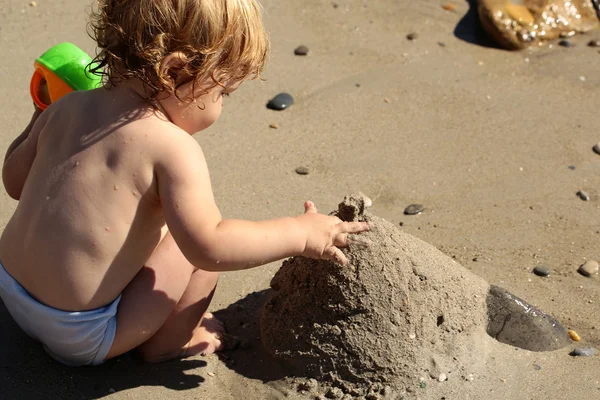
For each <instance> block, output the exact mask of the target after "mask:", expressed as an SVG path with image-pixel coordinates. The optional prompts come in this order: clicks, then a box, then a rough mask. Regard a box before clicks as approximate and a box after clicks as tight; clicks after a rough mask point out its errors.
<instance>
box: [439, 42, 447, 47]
mask: <svg viewBox="0 0 600 400" xmlns="http://www.w3.org/2000/svg"><path fill="white" fill-rule="evenodd" d="M438 46H440V47H446V43H444V42H438Z"/></svg>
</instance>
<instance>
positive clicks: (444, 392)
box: [0, 0, 600, 400]
mask: <svg viewBox="0 0 600 400" xmlns="http://www.w3.org/2000/svg"><path fill="white" fill-rule="evenodd" d="M335 3H336V4H337V7H333V5H332V3H331V2H325V1H316V0H307V1H305V2H291V1H285V2H283V1H279V2H276V1H272V0H265V1H264V5H265V9H266V11H267V17H266V23H267V26H268V28H269V31H270V32H271V36H272V39H273V50H274V51H273V54H272V57H271V61H270V64H269V67H268V70H267V71H266V74H265V77H266V79H267V80H266V82H264V83H258V82H252V83H249V84H245V85H243V86H242V87H241V88H240V90H239V91H238V92H236V93H235V94H234V96H232V98H231V99H229V101H227V102H226V105H225V110H224V113H223V116H222V118H221V120H220V121H219V122H218V123H217V124H216V125H215V126H213V127H211V128H210V129H209V130H207V131H206V132H203V133H202V134H200V135H198V141H199V142H200V144H201V145H202V146H203V149H204V151H205V153H206V155H207V159H208V163H209V166H210V168H211V173H212V179H213V186H214V190H215V196H216V199H217V201H218V203H219V205H220V207H221V211H222V213H223V215H224V216H225V217H229V218H247V219H262V218H270V217H275V216H281V215H295V214H297V213H300V212H301V210H302V203H303V201H304V200H306V199H310V200H313V201H314V202H315V203H316V204H317V206H318V207H319V208H320V209H321V210H323V211H325V212H328V211H330V210H333V209H335V208H336V207H337V204H338V203H339V201H340V199H341V198H343V197H344V196H345V195H347V194H348V193H351V192H355V191H358V190H361V191H363V192H364V193H366V194H367V195H368V196H369V197H371V198H372V199H373V207H372V209H371V211H372V213H373V214H375V215H377V216H380V217H382V218H384V219H386V220H387V221H389V222H390V223H392V224H393V225H394V226H397V227H399V228H401V230H402V231H404V232H406V233H407V234H410V235H413V236H414V237H416V238H419V239H420V240H422V241H424V242H426V243H429V244H431V245H432V246H434V247H436V248H437V249H439V250H440V251H441V252H442V253H444V254H446V255H447V256H448V257H450V258H453V259H454V260H455V261H456V262H457V263H458V264H460V265H462V266H463V267H464V268H466V269H467V270H469V271H470V272H471V273H473V274H474V275H476V276H478V277H479V278H480V279H481V280H483V281H485V282H487V283H488V284H491V285H496V286H499V287H502V288H504V289H506V290H508V291H509V292H510V293H513V294H515V295H516V296H518V297H520V298H523V299H526V300H527V301H528V302H529V303H531V304H533V305H535V306H537V307H539V308H540V309H542V310H544V311H546V312H548V313H549V314H550V315H552V316H554V317H555V318H556V319H557V320H559V321H560V322H562V323H563V324H564V326H565V327H566V328H568V329H573V330H575V331H577V333H578V334H579V335H580V336H581V337H582V342H581V343H582V345H584V346H596V347H598V346H600V334H599V332H600V309H599V306H598V304H600V282H599V280H598V279H595V278H586V277H583V276H581V275H580V274H578V273H577V268H578V267H579V266H580V265H581V264H582V263H583V262H585V261H586V260H590V259H595V260H598V259H600V254H599V252H598V239H599V238H600V233H599V232H600V218H599V214H598V213H599V210H598V208H599V206H598V205H599V203H598V201H599V199H598V194H599V192H598V189H597V188H598V187H599V185H600V175H599V174H598V170H599V168H600V156H598V155H597V154H595V153H593V152H592V150H591V148H592V146H593V145H594V144H595V143H597V142H599V141H600V135H599V134H598V132H600V122H599V121H598V118H597V104H600V101H599V100H600V99H599V98H598V96H599V95H598V91H597V87H598V84H599V83H600V77H599V76H598V74H597V67H596V66H597V60H598V52H597V50H596V49H594V48H589V47H587V46H586V44H587V42H588V41H589V40H591V39H600V34H598V33H588V34H587V35H581V36H575V37H573V38H571V39H570V40H571V41H572V42H573V43H574V44H575V46H574V47H572V48H559V47H557V46H556V45H554V46H553V47H552V48H549V47H547V46H546V47H542V48H536V49H530V50H526V51H522V52H507V51H502V50H498V49H497V48H493V47H489V46H487V44H489V41H485V40H480V39H478V37H477V35H478V33H480V32H481V29H480V28H476V25H475V24H474V21H475V18H476V12H475V8H474V6H470V5H469V4H468V3H467V2H465V1H460V2H458V1H457V2H456V5H457V8H456V10H455V11H454V12H448V11H446V10H444V9H442V8H441V5H442V4H443V3H445V2H441V1H437V0H435V1H434V0H421V1H419V2H408V1H402V2H400V1H392V0H381V1H378V2H363V1H357V0H338V1H336V2H335ZM28 4H29V2H28V1H15V0H11V1H9V2H8V4H5V5H3V6H2V7H1V8H0V41H1V42H0V43H1V44H0V46H1V49H2V54H3V55H4V57H3V60H4V63H2V65H0V79H1V84H2V88H3V90H2V91H1V92H0V102H1V104H2V105H3V109H4V112H2V113H0V122H1V124H2V126H3V130H2V133H0V142H1V143H0V144H1V145H2V146H3V148H6V147H7V146H8V144H9V143H10V141H11V140H12V139H13V138H14V137H15V136H17V135H18V134H19V133H20V131H21V129H22V128H23V127H24V126H25V125H26V123H27V122H28V120H29V117H30V115H31V111H32V106H31V100H30V99H29V94H28V90H27V88H28V84H29V79H30V76H31V72H32V62H33V59H34V58H35V57H37V56H38V55H39V54H41V53H42V52H43V51H44V50H46V49H47V48H48V47H50V46H52V45H53V44H56V43H58V42H60V41H64V40H68V41H71V42H74V43H76V44H78V45H79V46H81V47H82V48H84V49H85V50H87V51H88V52H90V53H92V52H93V43H92V42H91V41H90V40H89V38H87V36H86V35H85V6H84V5H82V3H81V2H78V1H75V0H51V1H50V0H39V1H38V2H37V7H30V6H29V5H28ZM22 10H23V11H22ZM411 32H417V33H418V37H417V39H416V40H412V41H408V40H406V35H407V34H408V33H411ZM440 42H441V43H443V44H444V46H441V45H440V44H439V43H440ZM301 44H303V45H306V46H307V47H309V49H310V54H309V55H308V56H306V57H298V56H295V55H294V54H293V51H294V49H295V48H296V47H297V46H298V45H301ZM283 91H285V92H288V93H291V94H292V95H293V96H294V97H295V100H296V101H295V104H294V105H293V106H292V107H290V109H289V110H285V111H283V112H275V111H271V110H268V109H266V107H265V104H266V102H267V101H268V100H269V99H270V98H272V97H273V96H274V95H276V94H277V93H280V92H283ZM270 124H277V126H278V129H273V128H270V127H269V125H270ZM299 166H306V167H308V168H309V169H310V173H309V174H308V175H304V176H301V175H297V174H296V173H295V172H294V170H295V168H297V167H299ZM570 166H572V167H575V168H574V169H572V168H569V167H570ZM579 190H584V191H586V192H588V193H589V194H590V196H591V200H590V201H587V202H585V201H582V200H580V199H579V198H578V197H577V196H576V193H577V191H579ZM412 203H421V204H423V205H424V206H425V211H424V212H423V213H422V214H420V215H416V216H405V215H403V210H404V208H405V207H406V206H407V205H409V204H412ZM0 205H1V207H0V225H2V226H3V225H4V224H5V223H6V221H7V219H8V218H9V217H10V215H11V213H12V210H14V207H15V203H14V202H13V201H12V200H10V199H9V198H8V196H6V195H5V194H4V193H3V194H2V195H1V196H0ZM401 224H402V225H401ZM536 265H546V266H548V267H549V268H550V269H551V274H550V275H549V276H548V277H546V278H541V277H538V276H535V275H534V274H533V273H532V272H531V271H532V269H533V267H534V266H536ZM280 266H281V263H273V264H271V265H268V266H266V267H263V268H259V269H254V270H251V271H245V272H241V273H228V274H224V275H223V277H222V279H221V282H220V286H219V288H218V291H217V293H216V297H215V299H214V302H213V305H212V307H211V309H212V310H213V311H218V312H219V315H220V316H221V318H223V319H224V320H226V322H227V327H228V329H229V330H230V331H231V333H233V334H235V335H238V336H241V337H243V338H246V339H247V341H248V342H247V346H249V348H247V349H239V350H237V351H234V352H228V353H226V354H224V355H222V356H221V357H218V356H210V357H195V358H191V359H187V360H183V361H174V362H169V363H165V364H161V365H144V364H141V363H140V362H139V361H138V360H136V359H135V358H133V357H130V356H124V357H121V358H119V359H117V360H114V361H111V362H109V363H107V364H106V365H105V366H102V367H100V368H80V369H73V368H67V367H63V366H60V365H58V364H56V363H55V362H53V361H51V360H49V359H48V358H47V357H46V356H45V355H44V354H43V352H42V351H41V349H40V348H39V346H36V345H35V344H34V343H33V342H32V341H31V340H30V339H28V338H27V337H26V336H24V335H23V334H22V333H21V332H20V331H19V330H18V329H17V327H16V326H15V325H14V323H12V321H11V320H10V318H9V316H8V315H7V313H6V310H5V309H4V308H0V324H1V326H2V330H1V331H0V343H1V344H0V349H1V350H0V354H1V358H0V360H1V361H0V368H1V371H2V373H1V374H0V388H1V389H2V390H1V392H0V393H2V394H1V395H0V396H2V397H5V398H19V399H38V398H45V399H47V398H62V399H82V398H86V399H88V398H102V397H106V396H108V397H110V398H114V399H137V398H139V399H142V398H143V399H151V400H152V399H154V400H161V399H167V398H169V399H178V398H185V399H194V398H197V399H206V398H211V399H217V400H222V399H223V400H224V399H241V398H247V399H279V398H283V397H284V396H287V398H292V399H293V398H299V399H302V398H306V396H305V395H302V394H300V393H298V392H297V390H296V386H295V384H294V383H293V382H292V380H293V378H291V377H288V378H286V374H285V368H284V366H282V365H281V364H280V363H279V362H278V361H277V360H273V359H272V358H270V357H269V355H268V354H267V353H266V352H264V350H263V349H262V348H261V346H260V340H259V339H258V338H259V326H258V320H259V316H260V306H261V302H263V301H264V299H265V298H266V297H267V295H268V294H269V293H268V292H267V289H268V288H269V283H270V281H271V279H272V277H273V275H274V273H275V272H276V271H277V270H278V269H279V267H280ZM252 293H255V294H252ZM486 337H487V336H486V335H482V336H481V338H486ZM486 340H487V339H486ZM479 348H482V349H484V350H483V351H481V352H480V353H478V354H476V355H477V357H478V360H479V363H478V364H476V365H475V364H474V365H473V367H472V368H470V367H469V366H468V365H467V366H465V370H464V371H461V373H460V374H456V375H453V374H450V375H449V378H448V379H447V380H446V381H444V382H439V380H436V379H434V378H432V377H431V376H428V375H425V374H423V375H422V376H419V377H418V379H417V380H416V381H414V382H413V383H414V385H413V392H411V395H412V396H413V397H415V398H417V397H418V398H420V399H441V398H445V399H481V398H487V399H505V398H510V399H554V398H579V399H594V398H597V397H598V395H600V390H599V389H600V383H599V380H600V378H598V367H599V366H600V358H599V357H597V356H596V357H576V358H575V357H571V356H569V355H568V353H569V352H570V351H571V348H570V347H569V348H563V349H559V350H555V351H550V352H530V351H527V350H523V349H519V348H517V347H510V346H507V345H506V344H504V343H500V342H497V341H489V342H488V344H487V345H486V346H481V347H479ZM415 372H416V371H415ZM462 375H464V378H463V376H462ZM421 378H422V379H423V380H421ZM316 390H317V391H319V390H320V389H319V384H317V389H316Z"/></svg>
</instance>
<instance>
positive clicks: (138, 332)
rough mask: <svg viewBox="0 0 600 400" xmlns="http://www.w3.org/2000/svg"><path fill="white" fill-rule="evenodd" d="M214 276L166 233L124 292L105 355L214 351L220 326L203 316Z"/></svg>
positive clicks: (158, 357)
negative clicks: (133, 351)
mask: <svg viewBox="0 0 600 400" xmlns="http://www.w3.org/2000/svg"><path fill="white" fill-rule="evenodd" d="M218 276H219V275H218V273H214V272H206V271H203V270H199V269H196V268H195V267H194V266H193V265H191V264H190V263H189V262H188V261H187V259H186V258H185V256H184V255H183V254H182V253H181V251H180V250H179V247H178V246H177V244H176V243H175V240H174V239H173V237H172V236H171V234H170V233H167V235H166V236H165V237H164V239H163V240H162V241H161V243H160V244H159V245H158V247H157V248H156V250H155V251H154V253H153V254H152V256H151V257H150V259H149V260H148V262H147V263H146V266H144V268H142V270H141V271H140V272H139V273H138V274H137V275H136V277H135V278H134V279H133V280H132V281H131V282H130V283H129V285H128V286H127V287H126V288H125V290H124V291H123V296H122V298H121V302H120V303H119V308H118V312H117V332H116V335H115V340H114V342H113V345H112V347H111V349H110V351H109V353H108V355H107V356H106V359H109V358H112V357H115V356H118V355H119V354H122V353H125V352H127V351H129V350H131V349H134V348H136V347H138V348H139V350H140V354H141V355H142V357H143V358H144V359H145V360H147V361H162V360H167V359H169V358H175V357H178V356H180V355H187V356H189V355H193V354H198V353H212V352H214V351H216V350H219V349H220V347H221V341H220V339H219V337H220V335H221V334H222V333H223V326H222V325H221V323H220V322H218V320H216V319H215V318H214V317H212V315H210V314H207V315H205V316H204V313H205V311H206V309H207V308H208V305H209V303H210V301H211V299H212V296H213V293H214V290H215V286H216V284H217V279H218ZM203 316H204V318H203Z"/></svg>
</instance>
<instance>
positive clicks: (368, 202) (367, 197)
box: [356, 192, 373, 208]
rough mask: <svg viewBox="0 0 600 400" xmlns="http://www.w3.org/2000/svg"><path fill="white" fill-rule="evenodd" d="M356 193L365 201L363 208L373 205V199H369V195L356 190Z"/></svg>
mask: <svg viewBox="0 0 600 400" xmlns="http://www.w3.org/2000/svg"><path fill="white" fill-rule="evenodd" d="M356 194H357V195H359V196H360V197H362V199H363V201H364V202H365V208H369V207H372V206H373V200H371V199H370V198H369V196H367V195H366V194H364V193H363V192H358V193H356Z"/></svg>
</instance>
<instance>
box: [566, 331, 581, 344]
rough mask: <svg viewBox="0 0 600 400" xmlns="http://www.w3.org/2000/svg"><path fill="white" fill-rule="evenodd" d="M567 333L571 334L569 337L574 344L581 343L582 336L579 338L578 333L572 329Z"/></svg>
mask: <svg viewBox="0 0 600 400" xmlns="http://www.w3.org/2000/svg"><path fill="white" fill-rule="evenodd" d="M567 333H568V334H569V337H570V338H571V340H572V341H574V342H580V341H581V336H579V334H578V333H577V332H575V331H574V330H572V329H569V330H568V331H567Z"/></svg>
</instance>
